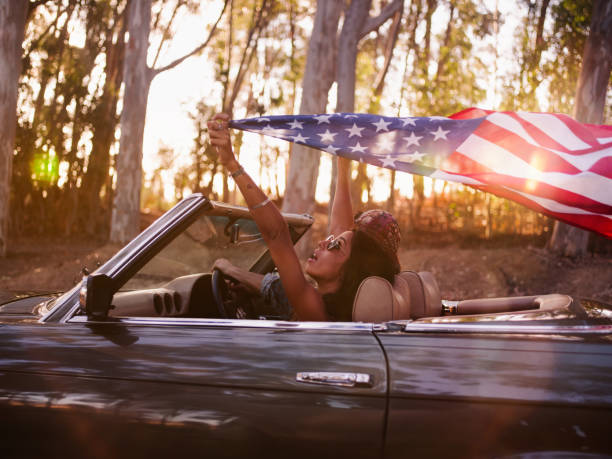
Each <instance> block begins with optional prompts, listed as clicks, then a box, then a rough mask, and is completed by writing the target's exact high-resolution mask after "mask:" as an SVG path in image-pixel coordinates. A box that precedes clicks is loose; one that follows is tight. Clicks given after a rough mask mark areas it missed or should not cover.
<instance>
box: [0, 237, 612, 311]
mask: <svg viewBox="0 0 612 459" xmlns="http://www.w3.org/2000/svg"><path fill="white" fill-rule="evenodd" d="M118 249H119V247H118V246H113V245H108V244H103V243H101V242H96V241H91V240H73V239H40V238H36V239H33V238H27V239H26V238H24V239H20V240H16V241H12V244H11V246H10V248H9V253H8V256H7V257H6V258H4V259H2V258H0V290H2V289H8V290H18V291H63V290H66V289H69V288H70V287H72V286H73V285H74V284H75V283H76V282H78V280H79V279H80V278H81V276H82V274H81V272H82V268H83V267H87V268H88V269H89V270H94V269H95V268H96V267H97V266H99V265H100V264H101V263H103V262H104V261H106V260H107V259H108V258H109V257H111V256H112V255H113V254H114V253H115V252H116V251H117V250H118ZM400 261H401V263H402V267H403V268H404V269H410V270H415V271H431V272H432V273H433V274H434V275H435V277H436V279H437V281H438V284H439V286H440V290H441V293H442V298H444V299H464V298H483V297H499V296H513V295H532V294H544V293H553V292H555V293H566V294H569V295H577V296H582V297H588V298H594V299H599V300H602V301H605V302H609V303H612V257H610V256H602V255H588V256H586V257H584V258H581V259H577V260H570V259H565V258H559V257H557V256H555V255H552V254H550V253H548V252H547V251H546V250H545V249H543V248H538V247H533V246H516V247H502V248H484V247H478V246H476V247H473V248H461V247H460V246H458V245H457V244H454V245H453V244H451V245H447V246H445V247H436V248H419V249H414V248H403V249H401V251H400Z"/></svg>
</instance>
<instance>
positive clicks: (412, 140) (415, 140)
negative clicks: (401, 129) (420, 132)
mask: <svg viewBox="0 0 612 459" xmlns="http://www.w3.org/2000/svg"><path fill="white" fill-rule="evenodd" d="M422 138H423V137H422V136H417V135H415V134H414V132H411V133H410V136H408V137H404V140H405V141H406V144H407V145H406V146H407V147H409V146H411V145H420V144H421V142H420V140H421V139H422Z"/></svg>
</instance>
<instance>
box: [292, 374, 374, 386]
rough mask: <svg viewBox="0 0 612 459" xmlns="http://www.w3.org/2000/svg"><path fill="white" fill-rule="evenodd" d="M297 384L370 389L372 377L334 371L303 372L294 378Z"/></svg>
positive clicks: (372, 383)
mask: <svg viewBox="0 0 612 459" xmlns="http://www.w3.org/2000/svg"><path fill="white" fill-rule="evenodd" d="M295 380H296V381H297V382H303V383H307V384H323V385H326V386H340V387H372V386H373V385H374V382H373V380H372V375H369V374H366V373H344V372H336V371H303V372H300V373H298V374H297V375H296V376H295Z"/></svg>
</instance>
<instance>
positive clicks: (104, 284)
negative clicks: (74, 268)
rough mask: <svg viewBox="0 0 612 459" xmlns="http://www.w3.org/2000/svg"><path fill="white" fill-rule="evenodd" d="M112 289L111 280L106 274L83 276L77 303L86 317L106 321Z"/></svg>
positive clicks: (113, 291)
mask: <svg viewBox="0 0 612 459" xmlns="http://www.w3.org/2000/svg"><path fill="white" fill-rule="evenodd" d="M113 287H114V286H113V280H112V279H111V278H110V277H108V276H107V275H106V274H93V275H89V276H83V282H82V283H81V290H80V292H79V303H80V305H81V310H82V311H83V312H84V313H85V314H87V317H91V318H94V319H106V317H107V316H108V311H109V310H110V308H111V300H112V298H113V294H114V293H115V290H114V288H113Z"/></svg>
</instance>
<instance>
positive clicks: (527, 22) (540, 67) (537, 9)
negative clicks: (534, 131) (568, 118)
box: [502, 0, 593, 114]
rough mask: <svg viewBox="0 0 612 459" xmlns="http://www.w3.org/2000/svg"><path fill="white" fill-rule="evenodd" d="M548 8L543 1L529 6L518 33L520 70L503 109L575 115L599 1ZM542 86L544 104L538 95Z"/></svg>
mask: <svg viewBox="0 0 612 459" xmlns="http://www.w3.org/2000/svg"><path fill="white" fill-rule="evenodd" d="M542 6H543V3H542V0H538V1H537V2H535V3H531V2H528V3H527V11H526V13H527V14H526V15H525V17H524V19H523V25H524V27H523V28H522V29H519V30H518V31H517V48H516V55H517V56H518V58H519V64H520V66H519V67H518V68H516V69H515V71H514V72H512V73H511V74H510V75H509V77H508V80H507V81H506V84H505V90H504V99H503V102H502V109H505V110H528V111H551V112H561V113H567V114H572V113H573V109H574V97H575V92H576V85H577V82H578V77H579V76H580V68H581V65H582V53H583V51H584V44H585V40H586V38H587V36H588V34H589V26H590V23H591V10H592V8H593V1H592V0H551V1H550V3H549V4H548V8H547V9H546V10H543V8H542ZM542 15H544V17H543V18H542ZM539 27H541V28H539ZM538 37H540V38H539V39H538ZM542 87H544V88H543V89H547V91H546V92H547V97H546V99H545V100H543V102H544V103H543V104H541V103H540V102H541V99H539V98H538V95H537V93H536V91H538V90H540V88H542ZM543 93H544V92H543Z"/></svg>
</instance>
